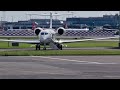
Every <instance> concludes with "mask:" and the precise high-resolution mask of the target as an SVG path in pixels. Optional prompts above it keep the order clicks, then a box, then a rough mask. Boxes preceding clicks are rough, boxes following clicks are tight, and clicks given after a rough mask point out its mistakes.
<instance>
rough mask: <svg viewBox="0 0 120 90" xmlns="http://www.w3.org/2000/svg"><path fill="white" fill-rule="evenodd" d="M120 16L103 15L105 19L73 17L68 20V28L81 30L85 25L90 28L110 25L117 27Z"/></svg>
mask: <svg viewBox="0 0 120 90" xmlns="http://www.w3.org/2000/svg"><path fill="white" fill-rule="evenodd" d="M118 21H119V15H118V14H116V15H103V17H87V18H83V17H72V18H66V23H67V26H68V28H81V27H83V25H86V26H88V27H94V26H96V27H100V26H106V24H107V25H110V26H111V27H116V26H117V25H118V23H119V22H118Z"/></svg>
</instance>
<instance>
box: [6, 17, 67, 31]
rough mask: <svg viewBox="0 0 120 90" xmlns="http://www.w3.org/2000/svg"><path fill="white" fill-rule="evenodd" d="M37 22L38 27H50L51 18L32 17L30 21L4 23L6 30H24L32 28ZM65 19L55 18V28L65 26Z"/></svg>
mask: <svg viewBox="0 0 120 90" xmlns="http://www.w3.org/2000/svg"><path fill="white" fill-rule="evenodd" d="M34 22H37V23H38V25H37V27H41V28H49V27H50V20H49V19H30V20H28V21H18V22H6V23H4V30H5V31H7V30H24V29H32V24H33V23H34ZM64 22H65V21H62V20H53V28H58V27H63V25H64Z"/></svg>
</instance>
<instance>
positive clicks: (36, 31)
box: [34, 28, 43, 36]
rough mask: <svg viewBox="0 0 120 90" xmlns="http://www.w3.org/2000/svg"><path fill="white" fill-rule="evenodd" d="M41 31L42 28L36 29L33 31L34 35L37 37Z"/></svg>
mask: <svg viewBox="0 0 120 90" xmlns="http://www.w3.org/2000/svg"><path fill="white" fill-rule="evenodd" d="M42 30H43V29H42V28H36V29H35V30H34V31H35V34H36V35H37V36H38V35H39V33H40V32H41V31H42Z"/></svg>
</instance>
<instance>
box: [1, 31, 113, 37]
mask: <svg viewBox="0 0 120 90" xmlns="http://www.w3.org/2000/svg"><path fill="white" fill-rule="evenodd" d="M114 34H115V31H72V30H69V31H66V33H65V34H64V35H63V36H80V37H85V36H86V37H91V36H95V37H98V36H101V37H102V36H114ZM0 36H34V31H0Z"/></svg>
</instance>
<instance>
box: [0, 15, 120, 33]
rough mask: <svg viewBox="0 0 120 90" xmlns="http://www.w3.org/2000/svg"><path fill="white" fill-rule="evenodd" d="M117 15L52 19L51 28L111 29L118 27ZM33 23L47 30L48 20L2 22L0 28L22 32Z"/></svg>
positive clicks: (30, 27)
mask: <svg viewBox="0 0 120 90" xmlns="http://www.w3.org/2000/svg"><path fill="white" fill-rule="evenodd" d="M118 20H119V15H118V14H116V15H103V17H87V18H85V17H71V18H66V20H65V21H63V20H58V19H54V20H53V28H58V27H64V26H65V24H67V27H68V28H84V27H101V26H105V27H106V25H107V27H108V26H110V27H111V28H112V27H113V28H116V27H117V26H118V23H119V22H118ZM33 22H37V23H38V27H41V28H49V25H50V20H49V19H30V20H26V21H18V22H4V23H3V22H2V23H1V27H0V28H2V27H4V30H5V31H6V30H12V29H16V30H23V29H32V24H33Z"/></svg>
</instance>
